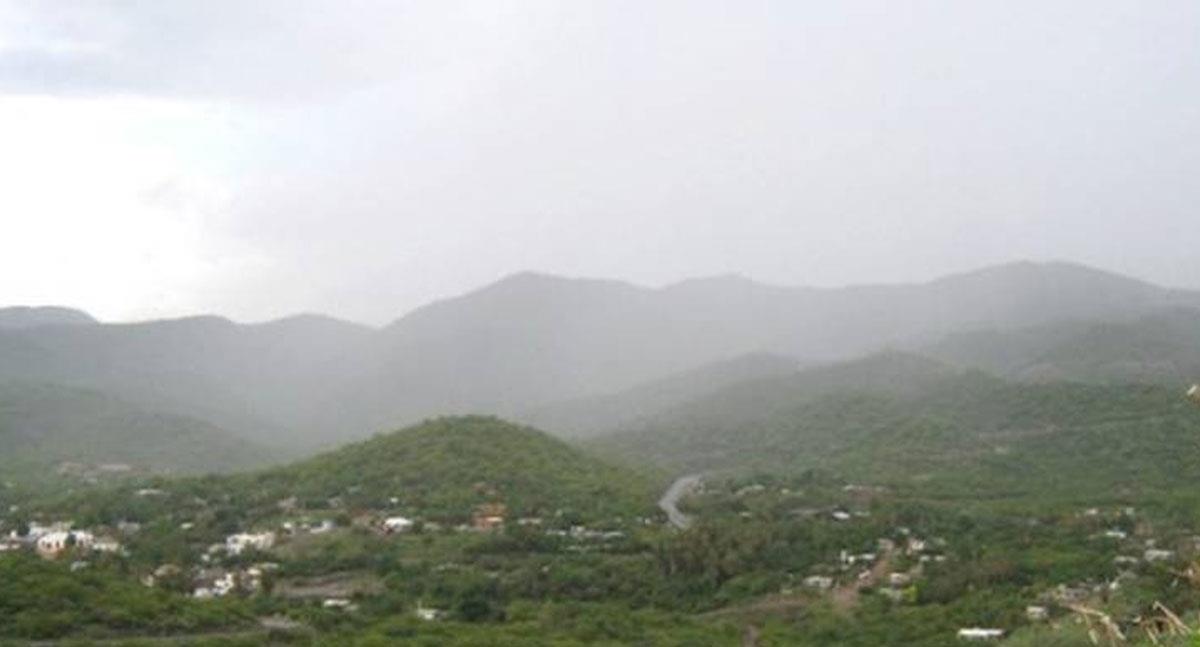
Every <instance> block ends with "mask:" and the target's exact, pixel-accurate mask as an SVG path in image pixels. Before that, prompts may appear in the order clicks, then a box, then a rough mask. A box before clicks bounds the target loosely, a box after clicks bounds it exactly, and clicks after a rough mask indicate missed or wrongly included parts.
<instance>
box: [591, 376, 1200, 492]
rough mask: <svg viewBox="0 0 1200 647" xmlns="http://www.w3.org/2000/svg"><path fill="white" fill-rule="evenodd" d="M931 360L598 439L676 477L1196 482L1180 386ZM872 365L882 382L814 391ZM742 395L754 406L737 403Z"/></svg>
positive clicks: (1130, 487)
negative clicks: (1027, 373) (1014, 373)
mask: <svg viewBox="0 0 1200 647" xmlns="http://www.w3.org/2000/svg"><path fill="white" fill-rule="evenodd" d="M934 366H936V365H934V364H929V365H926V366H922V364H921V362H920V360H919V359H917V358H912V357H909V356H892V357H890V358H889V357H885V358H876V359H875V360H872V361H868V362H867V363H857V364H851V365H847V366H844V367H840V368H829V369H824V370H823V371H818V372H809V373H808V375H807V378H806V380H807V382H808V384H807V385H802V384H801V383H802V382H803V381H804V380H798V379H797V378H790V379H788V380H776V381H770V382H767V383H764V384H758V385H757V386H753V387H751V386H748V385H740V386H738V387H734V388H731V389H727V390H726V391H725V392H724V393H723V394H720V395H718V396H713V397H709V398H705V399H704V400H703V401H697V402H694V403H692V404H691V405H689V406H687V407H681V408H679V409H677V410H675V411H674V412H672V414H671V415H669V416H664V417H660V418H659V419H658V420H656V421H654V422H653V423H652V424H648V425H646V426H643V427H641V428H636V429H629V430H624V431H621V432H617V433H614V434H612V435H610V436H607V437H605V438H603V439H601V440H598V441H597V442H596V443H595V446H596V447H597V448H598V449H600V450H602V451H605V452H609V453H612V454H615V455H620V456H624V457H626V458H627V459H631V460H632V459H641V460H645V461H649V462H652V463H654V464H655V465H657V466H659V467H661V468H664V469H667V470H669V471H671V472H674V473H684V472H694V471H729V472H750V471H760V472H770V473H780V474H799V473H802V472H804V471H806V470H814V469H815V470H822V471H825V472H831V473H834V474H837V475H838V476H840V477H842V478H846V479H849V480H853V481H857V482H862V483H874V484H884V485H896V486H904V487H911V488H916V489H919V490H921V491H923V492H926V493H931V494H933V495H936V496H939V497H955V496H960V495H962V496H967V497H977V498H981V499H989V498H1011V497H1036V498H1047V499H1048V498H1053V499H1058V500H1067V499H1072V498H1080V499H1082V498H1086V497H1087V496H1093V497H1094V496H1095V495H1096V493H1097V492H1109V493H1114V494H1124V495H1128V496H1129V497H1135V498H1136V495H1145V494H1151V493H1159V492H1163V493H1168V492H1172V491H1178V490H1179V489H1180V486H1181V485H1182V484H1187V483H1192V484H1200V411H1197V410H1196V409H1195V407H1194V406H1191V405H1190V404H1189V403H1188V402H1186V401H1185V400H1184V399H1183V398H1182V397H1181V392H1178V390H1175V389H1169V388H1164V387H1159V386H1153V385H1098V384H1083V383H1071V382H1053V383H1025V382H1013V381H1008V380H1004V379H1001V378H997V377H993V376H990V375H987V374H984V373H981V372H961V371H953V370H948V369H942V370H935V369H933V367H934ZM872 367H873V368H874V369H875V370H877V371H884V373H883V374H885V375H886V376H887V379H880V380H877V381H876V382H875V383H873V384H872V383H871V382H870V381H863V382H860V383H859V384H857V385H856V386H854V387H847V388H843V389H832V388H831V389H827V390H824V391H814V389H813V387H812V384H813V383H822V384H824V385H826V386H829V385H830V382H829V381H828V380H825V379H818V378H819V377H824V378H828V376H829V375H830V374H838V373H843V374H847V375H848V374H851V373H853V372H856V371H862V370H865V369H867V368H872ZM905 371H907V372H908V375H905ZM938 376H940V377H938ZM751 394H756V395H757V397H758V398H759V400H758V407H757V408H756V409H752V408H750V407H745V406H740V404H742V403H745V402H746V401H747V399H748V398H749V397H750V395H751ZM723 403H727V404H723ZM713 412H722V413H721V415H710V414H712V413H713ZM730 412H737V415H736V416H732V415H731V413H730Z"/></svg>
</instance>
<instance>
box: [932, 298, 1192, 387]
mask: <svg viewBox="0 0 1200 647" xmlns="http://www.w3.org/2000/svg"><path fill="white" fill-rule="evenodd" d="M925 352H927V353H929V354H930V355H932V356H934V357H938V358H940V359H943V360H945V361H948V362H952V363H955V364H960V365H963V366H971V367H976V368H980V369H983V370H986V371H990V372H993V373H997V374H1000V375H1004V376H1008V377H1013V378H1017V379H1023V380H1035V381H1051V380H1062V379H1070V380H1079V381H1086V382H1100V383H1111V384H1119V383H1131V382H1154V383H1159V384H1178V383H1181V382H1188V381H1192V380H1195V379H1196V378H1197V377H1200V310H1195V309H1191V308H1175V309H1169V310H1163V311H1160V312H1156V313H1154V314H1152V315H1148V316H1144V317H1138V318H1135V319H1131V320H1123V321H1110V322H1074V323H1060V324H1054V325H1049V326H1039V327H1034V328H1026V329H1022V330H1015V331H998V330H986V331H975V332H969V333H959V334H955V335H950V336H948V337H946V338H945V339H943V340H940V341H939V342H937V343H936V344H933V345H931V346H929V347H927V348H926V349H925Z"/></svg>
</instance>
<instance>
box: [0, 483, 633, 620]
mask: <svg viewBox="0 0 1200 647" xmlns="http://www.w3.org/2000/svg"><path fill="white" fill-rule="evenodd" d="M167 494H168V493H167V492H165V491H163V490H160V489H157V488H141V489H138V490H136V492H135V496H137V497H140V498H149V499H157V498H161V497H165V496H167ZM389 502H390V503H391V504H392V505H397V504H399V499H397V498H391V499H390V501H389ZM327 505H328V508H327V509H325V510H324V511H323V512H322V511H317V510H300V509H299V508H298V504H297V501H296V499H295V498H294V497H290V498H287V499H283V500H281V501H279V502H278V503H277V507H278V509H279V510H280V511H282V512H283V513H284V514H282V515H281V516H280V518H279V519H278V520H276V521H273V522H271V523H260V524H256V525H255V527H253V528H247V529H244V530H239V531H238V532H234V533H231V534H228V535H226V536H225V537H224V538H223V540H222V541H219V542H215V543H210V544H208V545H207V546H205V547H204V548H203V550H201V551H198V553H197V554H196V555H195V557H196V559H195V560H194V563H192V564H190V565H188V564H183V563H179V564H177V563H162V564H157V565H153V566H150V567H147V568H146V572H144V573H143V574H142V575H141V576H140V578H139V580H140V582H141V583H142V584H143V585H145V586H147V587H159V588H167V589H170V590H175V591H179V592H182V593H185V594H187V595H189V596H190V597H192V598H194V599H196V600H212V599H218V598H223V597H227V596H254V595H269V594H271V593H272V592H273V591H274V592H276V593H279V594H281V595H283V596H284V597H291V598H296V599H300V600H309V599H313V600H314V601H316V602H318V603H319V605H320V607H321V608H323V609H325V610H332V611H340V612H346V613H351V612H354V611H356V610H357V609H358V604H357V602H356V601H355V599H354V598H355V597H357V596H359V595H361V594H362V593H364V591H368V592H369V587H368V589H357V588H355V587H353V586H351V587H346V586H344V585H342V584H339V583H337V582H329V581H326V582H321V583H319V584H318V585H311V584H304V583H303V582H302V583H300V584H298V585H293V586H288V587H282V586H281V587H279V588H278V589H277V588H276V583H277V582H278V580H279V577H280V575H281V574H282V573H283V571H284V570H285V569H284V565H283V564H282V563H281V562H280V561H278V560H277V558H275V557H274V555H275V554H276V553H277V552H278V550H279V549H286V548H290V547H292V546H294V545H296V544H297V543H303V541H306V540H311V539H319V538H322V537H324V536H333V535H337V534H339V533H340V534H345V533H354V532H358V533H366V535H367V536H373V537H375V538H376V539H377V540H379V541H387V540H389V539H390V538H399V537H402V536H408V535H421V536H429V535H452V534H460V533H466V534H474V535H488V534H498V533H501V532H503V531H504V530H505V528H506V524H508V523H509V522H510V519H509V517H510V515H509V511H508V508H507V506H506V505H505V504H504V503H501V502H495V501H493V502H487V503H481V504H478V505H476V506H475V507H474V509H473V510H471V512H470V517H469V521H468V522H466V523H458V524H443V523H439V522H435V521H430V520H427V519H422V518H419V517H415V516H411V517H410V516H403V515H399V514H394V513H390V512H385V511H358V512H356V513H355V514H353V515H351V516H350V517H349V521H348V523H342V524H340V523H339V521H337V520H336V519H337V518H338V517H344V516H345V514H344V512H345V507H344V502H343V501H342V500H341V499H340V498H338V497H334V498H331V499H330V500H329V501H328V502H327ZM13 511H15V509H14V510H13ZM619 523H620V522H619V520H617V521H615V522H614V523H610V524H607V526H606V527H605V528H604V529H597V528H589V527H587V526H584V525H579V524H571V525H568V526H566V527H563V526H562V524H561V523H558V524H548V523H545V522H544V520H543V519H542V518H541V517H529V516H525V517H519V518H517V519H515V520H512V522H511V526H512V527H514V528H520V529H521V530H522V531H523V532H532V533H537V534H541V535H542V536H545V537H547V538H552V539H554V540H558V541H561V542H564V543H565V550H566V551H568V552H587V551H591V550H603V549H604V548H605V547H606V546H608V545H610V544H611V543H612V542H616V541H619V540H622V539H625V538H626V537H627V536H628V535H627V533H626V531H624V530H616V529H613V526H614V525H619ZM637 523H638V524H641V525H643V526H644V525H649V524H653V523H656V521H655V520H653V519H651V518H640V519H638V520H637ZM543 526H546V527H543ZM143 529H144V524H143V523H141V522H133V521H119V522H117V523H116V524H114V525H113V526H111V527H108V526H103V527H95V528H79V527H76V525H75V524H74V523H73V522H71V521H65V520H60V521H51V522H37V521H34V522H29V523H27V524H21V525H20V526H12V527H7V526H6V525H5V522H4V520H3V519H0V531H6V532H7V534H5V535H4V536H3V538H2V539H0V553H3V552H16V551H24V552H31V553H34V554H36V555H38V556H39V557H41V558H42V559H44V560H66V559H69V560H70V569H71V571H73V572H74V571H79V570H83V569H86V568H88V566H89V564H90V562H89V560H90V559H95V558H104V557H106V556H111V557H115V558H130V557H132V553H131V552H130V549H129V548H127V547H126V546H125V545H124V544H123V543H122V539H125V540H129V541H133V542H135V543H136V538H138V536H139V535H140V534H142V532H143ZM195 529H196V522H195V521H183V522H180V523H178V525H177V530H178V531H179V532H180V533H184V534H186V533H188V532H190V531H193V530H195ZM318 579H320V578H318ZM413 613H414V615H415V616H416V617H418V618H420V619H422V620H426V621H433V620H438V619H441V618H443V617H445V615H446V611H445V610H444V609H439V608H435V607H430V606H426V605H424V604H423V603H421V604H417V605H416V607H415V608H414V609H413Z"/></svg>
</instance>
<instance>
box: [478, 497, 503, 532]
mask: <svg viewBox="0 0 1200 647" xmlns="http://www.w3.org/2000/svg"><path fill="white" fill-rule="evenodd" d="M507 513H508V508H507V506H505V505H504V504H503V503H485V504H483V505H480V506H479V507H477V508H475V515H474V517H473V518H472V523H471V526H472V527H473V528H474V529H475V530H484V531H488V530H496V529H498V528H500V527H502V526H504V517H505V515H506V514H507Z"/></svg>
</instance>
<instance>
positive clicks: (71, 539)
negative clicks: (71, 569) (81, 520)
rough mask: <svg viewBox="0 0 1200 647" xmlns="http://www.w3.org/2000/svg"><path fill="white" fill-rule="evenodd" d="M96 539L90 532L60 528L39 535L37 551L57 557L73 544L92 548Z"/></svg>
mask: <svg viewBox="0 0 1200 647" xmlns="http://www.w3.org/2000/svg"><path fill="white" fill-rule="evenodd" d="M95 541H96V539H95V537H93V536H92V533H90V532H86V531H83V530H76V531H73V532H72V531H65V530H58V531H55V532H50V533H46V534H44V535H42V536H41V537H38V540H37V552H38V554H39V555H41V556H42V557H47V558H49V557H57V556H58V555H59V554H60V553H62V552H63V551H64V550H66V549H68V548H70V547H71V546H76V547H79V548H91V547H92V544H93V543H95Z"/></svg>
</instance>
